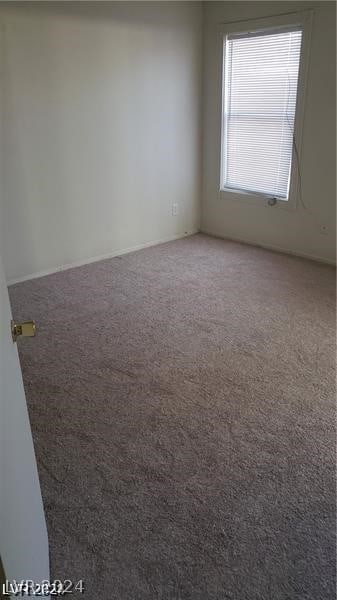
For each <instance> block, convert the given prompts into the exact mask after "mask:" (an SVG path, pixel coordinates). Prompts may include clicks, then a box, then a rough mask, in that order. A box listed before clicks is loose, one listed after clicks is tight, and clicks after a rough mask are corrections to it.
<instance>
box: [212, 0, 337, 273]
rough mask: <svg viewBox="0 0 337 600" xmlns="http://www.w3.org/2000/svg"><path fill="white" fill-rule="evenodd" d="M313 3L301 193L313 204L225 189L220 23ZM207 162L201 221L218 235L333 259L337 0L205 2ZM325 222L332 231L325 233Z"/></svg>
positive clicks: (305, 199) (292, 10)
mask: <svg viewBox="0 0 337 600" xmlns="http://www.w3.org/2000/svg"><path fill="white" fill-rule="evenodd" d="M308 8H309V9H314V20H313V28H312V37H311V49H310V65H309V73H308V81H307V98H306V102H305V118H304V130H303V154H302V165H301V167H302V196H303V200H304V203H305V204H306V206H307V207H308V208H309V210H310V212H309V211H306V210H304V209H303V208H301V206H298V207H297V209H296V210H295V211H292V210H287V209H278V208H272V207H268V206H261V205H260V206H256V205H255V204H254V205H253V204H251V205H250V204H249V203H247V202H244V201H239V200H238V197H237V196H236V195H235V194H226V195H225V197H223V196H222V197H219V193H218V186H219V156H218V139H219V133H220V121H219V112H218V110H217V106H218V104H217V93H218V76H219V71H218V59H219V52H218V49H219V47H218V34H217V28H218V24H220V23H225V22H228V21H239V20H246V19H254V18H260V17H266V16H271V15H277V14H281V13H287V12H295V11H297V10H305V9H308ZM204 17H205V29H204V92H203V94H204V135H203V151H204V168H203V192H202V217H201V229H202V230H203V231H207V232H209V233H213V234H216V235H219V236H224V237H232V238H236V239H240V240H243V241H247V242H252V243H256V244H261V245H267V246H270V247H275V248H279V249H283V250H286V251H291V252H294V253H298V254H304V255H307V256H311V257H316V258H320V259H323V260H327V261H334V260H335V236H336V217H335V206H336V188H335V168H336V154H335V143H336V118H335V112H336V97H335V90H336V47H335V38H336V14H335V3H334V2H206V3H205V4H204ZM322 226H326V227H327V228H328V229H327V234H326V235H325V234H322V233H321V227H322Z"/></svg>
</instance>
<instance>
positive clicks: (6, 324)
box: [0, 258, 57, 596]
mask: <svg viewBox="0 0 337 600" xmlns="http://www.w3.org/2000/svg"><path fill="white" fill-rule="evenodd" d="M14 316H15V315H14ZM30 316H31V315H29V317H30ZM11 318H12V315H11V309H10V304H9V297H8V291H7V286H6V283H5V278H4V273H3V269H2V264H1V258H0V556H1V561H2V564H3V568H4V571H5V576H6V579H7V580H9V581H11V580H16V581H21V580H33V581H34V582H36V583H39V582H41V581H42V580H49V552H48V537H47V528H46V521H45V516H44V510H43V504H42V498H41V490H40V483H39V476H38V472H37V467H36V460H35V453H34V446H33V440H32V434H31V429H30V423H29V417H28V411H27V405H26V398H25V392H24V388H23V383H22V375H21V369H20V363H19V358H18V352H17V346H16V343H13V340H12V335H11ZM24 342H25V340H24V339H22V340H20V338H19V343H24ZM55 493H57V491H56V492H55ZM1 591H2V590H1ZM0 596H1V593H0Z"/></svg>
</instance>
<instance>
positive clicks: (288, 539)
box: [10, 235, 335, 600]
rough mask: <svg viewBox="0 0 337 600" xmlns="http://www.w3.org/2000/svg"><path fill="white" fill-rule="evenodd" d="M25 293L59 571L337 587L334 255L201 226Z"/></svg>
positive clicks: (241, 589)
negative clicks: (209, 232) (236, 237)
mask: <svg viewBox="0 0 337 600" xmlns="http://www.w3.org/2000/svg"><path fill="white" fill-rule="evenodd" d="M10 296H11V301H12V305H13V312H14V314H15V317H16V319H18V320H20V319H24V318H28V317H29V318H30V317H33V318H35V319H36V321H37V326H38V335H37V337H36V339H34V340H31V339H26V340H22V341H21V342H20V346H19V347H20V357H21V361H22V368H23V374H24V382H25V388H26V393H27V399H28V404H29V413H30V418H31V424H32V429H33V436H34V441H35V446H36V453H37V460H38V467H39V472H40V477H41V485H42V492H43V498H44V504H45V509H46V515H47V523H48V530H49V536H50V549H51V566H52V577H53V578H55V577H57V578H60V579H65V578H67V579H73V580H77V579H84V580H85V585H86V593H85V594H84V597H85V598H88V599H89V598H90V599H94V598H99V599H100V600H105V599H106V600H155V599H156V600H157V599H158V600H178V599H181V600H226V599H231V600H332V599H333V598H335V583H334V574H335V452H334V451H335V435H334V434H335V430H334V375H335V345H334V341H335V272H334V269H333V268H332V267H329V266H325V265H321V264H317V263H314V262H310V261H306V260H302V259H299V258H294V257H290V256H285V255H281V254H276V253H272V252H269V251H266V250H262V249H257V248H253V247H250V246H245V245H240V244H236V243H231V242H225V241H221V240H217V239H213V238H211V237H208V236H205V235H196V236H192V237H189V238H185V239H183V240H179V241H176V242H172V243H168V244H164V245H161V246H157V247H153V248H149V249H146V250H143V251H140V252H136V253H133V254H129V255H124V256H122V257H119V258H114V259H111V260H106V261H103V262H99V263H96V264H91V265H88V266H84V267H80V268H77V269H72V270H69V271H66V272H63V273H57V274H55V275H51V276H48V277H44V278H41V279H36V280H33V281H30V282H26V283H22V284H17V285H14V286H12V287H11V288H10ZM74 597H77V596H76V595H75V596H74ZM78 597H79V598H80V597H82V596H80V595H79V596H78Z"/></svg>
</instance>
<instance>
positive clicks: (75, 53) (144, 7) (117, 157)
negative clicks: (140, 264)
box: [0, 2, 202, 280]
mask: <svg viewBox="0 0 337 600" xmlns="http://www.w3.org/2000/svg"><path fill="white" fill-rule="evenodd" d="M0 20H1V23H2V30H1V36H2V40H1V41H2V47H3V52H2V57H1V62H2V74H3V81H2V83H3V90H4V113H3V116H4V132H3V149H4V165H3V166H4V171H5V176H4V180H3V187H4V215H3V223H2V225H3V231H4V234H3V235H4V237H5V239H4V240H3V246H4V250H3V260H4V266H5V271H6V276H7V280H15V279H17V278H21V277H25V276H28V275H30V274H33V273H36V272H40V271H43V270H48V269H53V268H55V267H59V266H61V265H64V264H68V263H73V262H76V261H84V260H86V259H90V258H93V257H95V256H99V255H104V254H108V253H112V252H114V251H117V250H122V249H125V248H129V247H133V246H136V245H140V244H143V243H146V242H151V241H155V240H160V239H167V238H172V237H174V236H176V235H182V234H184V232H191V231H195V230H196V229H197V228H198V226H199V204H200V159H201V155H200V127H201V125H200V122H201V118H200V110H201V66H202V5H201V3H198V2H196V3H195V2H186V3H185V2H168V3H165V2H149V3H146V2H135V3H130V2H126V3H123V2H111V3H76V2H74V3H69V2H65V3H56V4H55V3H36V4H35V5H34V3H32V4H31V3H29V2H25V3H22V4H21V3H20V4H19V3H1V8H0ZM173 202H178V203H179V215H178V216H175V217H174V216H172V203H173Z"/></svg>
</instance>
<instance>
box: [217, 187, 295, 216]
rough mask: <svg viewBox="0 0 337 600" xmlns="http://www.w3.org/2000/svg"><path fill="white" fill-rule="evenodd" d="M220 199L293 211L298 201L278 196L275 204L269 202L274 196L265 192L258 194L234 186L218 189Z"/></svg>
mask: <svg viewBox="0 0 337 600" xmlns="http://www.w3.org/2000/svg"><path fill="white" fill-rule="evenodd" d="M218 198H219V200H222V201H223V200H226V201H230V202H234V203H235V204H236V203H237V202H239V203H240V204H245V205H247V204H249V205H250V206H260V207H262V208H269V209H273V208H274V209H275V208H276V209H278V210H288V211H293V210H295V209H296V202H295V200H294V199H291V197H289V199H288V200H282V199H281V198H278V199H277V200H276V202H275V204H269V201H270V200H271V199H272V196H267V195H265V194H258V193H256V194H255V193H253V192H245V191H243V190H236V189H232V188H220V189H219V191H218Z"/></svg>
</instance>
